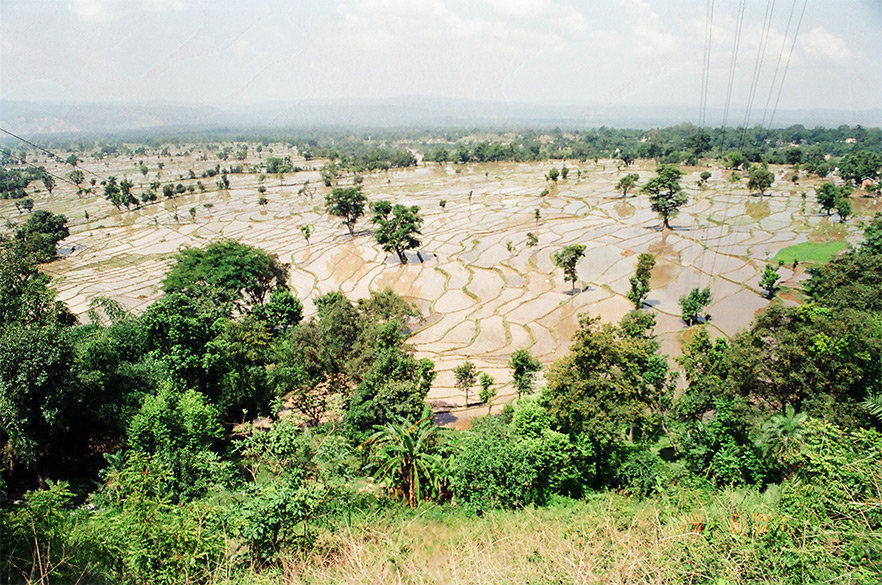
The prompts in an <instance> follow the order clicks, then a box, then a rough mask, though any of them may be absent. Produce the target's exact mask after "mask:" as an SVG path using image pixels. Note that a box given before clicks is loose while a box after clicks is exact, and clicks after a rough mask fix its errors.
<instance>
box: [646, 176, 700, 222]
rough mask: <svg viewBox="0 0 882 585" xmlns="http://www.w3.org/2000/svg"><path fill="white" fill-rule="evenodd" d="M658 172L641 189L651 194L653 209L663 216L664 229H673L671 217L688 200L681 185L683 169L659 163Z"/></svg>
mask: <svg viewBox="0 0 882 585" xmlns="http://www.w3.org/2000/svg"><path fill="white" fill-rule="evenodd" d="M656 174H657V176H655V177H653V178H651V179H650V180H649V181H647V182H646V184H645V185H644V186H643V188H642V189H641V191H642V192H643V193H646V194H647V195H649V201H650V204H651V207H652V210H653V211H654V212H656V213H658V214H659V215H660V216H661V218H662V224H663V227H664V229H671V223H670V221H671V219H672V218H674V217H676V216H677V214H678V213H679V212H680V208H681V207H683V206H684V205H686V203H687V201H688V198H687V196H686V194H685V193H683V188H682V187H681V186H680V178H681V177H682V176H683V171H681V170H680V169H678V168H677V167H675V166H673V165H659V166H658V167H657V168H656Z"/></svg>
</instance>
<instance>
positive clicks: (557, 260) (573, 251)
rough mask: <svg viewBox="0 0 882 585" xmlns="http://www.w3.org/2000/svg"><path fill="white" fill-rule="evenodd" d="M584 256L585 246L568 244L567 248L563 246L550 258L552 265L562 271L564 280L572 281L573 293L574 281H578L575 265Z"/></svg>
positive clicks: (574, 288)
mask: <svg viewBox="0 0 882 585" xmlns="http://www.w3.org/2000/svg"><path fill="white" fill-rule="evenodd" d="M584 255H585V244H570V245H569V246H564V247H563V248H561V249H560V250H558V251H557V252H555V253H554V254H552V256H551V259H552V261H554V265H555V266H557V267H558V268H560V269H561V270H563V272H564V277H565V279H566V280H570V281H572V283H573V292H576V280H578V276H577V275H576V264H578V263H579V260H581V259H582V257H583V256H584Z"/></svg>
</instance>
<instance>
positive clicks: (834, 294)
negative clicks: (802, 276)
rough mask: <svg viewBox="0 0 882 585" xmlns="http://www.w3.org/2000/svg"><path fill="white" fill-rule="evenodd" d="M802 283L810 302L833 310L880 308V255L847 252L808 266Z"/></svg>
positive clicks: (881, 271) (881, 261)
mask: <svg viewBox="0 0 882 585" xmlns="http://www.w3.org/2000/svg"><path fill="white" fill-rule="evenodd" d="M808 272H809V274H811V278H810V279H809V280H807V281H805V282H804V283H803V289H804V291H805V293H806V294H807V295H808V296H809V298H811V299H812V300H813V301H815V302H816V303H818V304H820V305H824V306H826V307H832V308H837V309H845V308H851V309H857V310H861V311H876V312H879V311H882V293H880V291H882V254H847V255H845V256H839V257H836V258H833V259H832V260H831V261H830V262H828V263H826V264H824V265H821V266H817V267H811V268H809V269H808Z"/></svg>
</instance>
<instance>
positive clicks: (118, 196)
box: [104, 176, 170, 209]
mask: <svg viewBox="0 0 882 585" xmlns="http://www.w3.org/2000/svg"><path fill="white" fill-rule="evenodd" d="M169 187H170V185H169ZM104 198H105V199H107V200H108V201H110V203H111V205H113V206H114V207H116V208H117V209H119V208H120V206H121V205H122V204H123V198H122V192H121V191H120V189H119V185H118V184H117V182H116V177H113V176H111V177H107V182H106V183H105V184H104Z"/></svg>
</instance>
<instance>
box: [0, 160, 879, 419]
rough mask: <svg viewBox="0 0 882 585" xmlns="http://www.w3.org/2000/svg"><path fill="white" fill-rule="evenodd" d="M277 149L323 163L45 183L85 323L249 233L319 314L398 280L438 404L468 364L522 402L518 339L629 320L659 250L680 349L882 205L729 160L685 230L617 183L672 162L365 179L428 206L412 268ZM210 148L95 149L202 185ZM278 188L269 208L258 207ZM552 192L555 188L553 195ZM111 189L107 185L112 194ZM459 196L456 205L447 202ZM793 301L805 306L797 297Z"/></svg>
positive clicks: (539, 341) (746, 314)
mask: <svg viewBox="0 0 882 585" xmlns="http://www.w3.org/2000/svg"><path fill="white" fill-rule="evenodd" d="M276 150H277V153H276V154H275V155H273V156H285V155H293V157H294V164H298V165H301V166H304V167H311V169H312V170H306V171H302V172H298V173H288V174H286V175H284V177H283V178H282V179H281V181H280V179H279V177H278V176H276V175H267V176H266V178H265V180H264V181H263V182H262V183H258V180H259V176H258V175H256V174H236V175H230V181H231V188H230V189H229V190H228V191H218V190H217V188H216V186H215V179H201V180H202V181H203V183H204V184H205V187H206V191H205V192H200V191H198V190H197V191H196V192H195V193H193V194H184V195H180V196H178V197H177V198H175V199H174V200H164V198H163V197H162V196H161V195H160V201H157V202H155V203H153V204H150V205H147V206H145V207H143V208H141V209H137V210H135V209H133V210H131V211H127V210H125V209H122V210H119V211H118V210H116V209H114V208H113V207H112V206H111V205H110V204H109V203H108V202H107V201H105V200H104V199H103V198H102V197H101V196H95V195H94V194H93V195H86V196H83V197H78V196H77V195H76V193H75V192H74V189H73V188H72V187H71V186H70V185H64V184H59V186H58V187H57V188H56V189H55V193H54V194H53V195H51V196H50V195H49V194H48V193H41V194H38V195H37V196H36V197H35V203H36V208H38V209H39V208H45V209H51V210H52V211H54V212H61V213H64V214H65V215H66V216H67V217H68V218H70V220H71V221H70V225H71V227H72V229H71V235H70V237H69V238H67V239H66V240H65V241H64V242H62V244H61V246H62V247H63V248H64V249H65V250H64V251H65V252H66V253H67V254H68V255H67V256H66V257H64V258H63V259H61V260H58V261H55V262H53V263H51V264H49V265H47V266H46V267H45V269H46V271H47V272H48V273H49V274H50V275H52V276H53V277H54V278H55V286H56V288H57V290H58V292H59V297H60V299H61V300H63V301H64V302H66V303H67V304H68V306H69V307H70V308H71V309H72V310H73V311H74V312H75V313H77V314H78V315H79V316H80V318H81V320H86V316H85V314H86V311H87V309H88V306H89V302H90V300H91V299H92V298H93V297H95V296H98V295H106V296H109V297H112V298H114V299H116V300H117V301H119V302H120V303H122V304H123V305H124V306H125V307H127V308H129V309H131V310H133V311H136V312H137V311H141V310H143V309H144V308H145V307H146V306H147V305H148V304H149V303H151V302H152V301H153V300H155V299H156V298H158V297H159V296H160V294H161V291H160V289H159V283H160V281H161V279H162V277H163V275H164V273H165V271H166V270H167V269H168V267H169V265H170V264H171V257H172V255H173V253H174V252H175V250H177V249H178V248H180V247H181V246H204V245H206V244H207V243H208V242H210V241H212V240H215V239H219V238H232V239H237V240H241V241H242V242H245V243H248V244H252V245H255V246H260V247H262V248H264V249H266V250H268V251H270V252H272V253H275V254H277V255H278V256H279V258H280V259H281V260H282V261H284V262H288V263H290V265H291V279H290V285H291V287H292V290H293V291H295V292H296V294H297V295H298V296H299V297H300V298H301V299H303V300H304V307H305V312H306V314H307V315H310V314H312V313H314V307H313V305H312V303H311V302H310V301H311V299H313V298H315V297H316V296H318V295H321V294H323V293H326V292H328V291H334V290H340V291H342V292H343V293H345V294H346V295H347V296H349V297H350V298H352V299H355V298H359V297H364V296H367V295H368V294H369V293H370V291H378V290H382V289H384V288H387V287H388V288H391V289H392V290H394V291H395V292H396V293H398V294H399V295H402V296H403V297H404V298H406V299H408V300H409V301H411V302H413V303H414V304H415V305H416V306H417V307H418V308H419V309H420V310H421V311H422V313H423V315H424V317H425V319H424V321H423V322H422V324H420V325H419V326H418V327H417V328H416V331H415V334H414V335H413V336H412V337H411V339H410V343H412V345H413V346H414V347H415V349H416V352H417V355H418V356H419V357H428V358H431V359H432V360H434V361H435V364H436V368H437V370H438V373H439V375H438V378H437V379H436V381H435V383H434V385H433V388H432V391H431V393H430V396H429V398H430V400H431V401H432V403H433V404H434V405H435V406H437V407H442V408H443V407H457V406H461V405H462V404H463V396H462V395H461V394H459V393H458V392H457V391H456V389H455V388H454V377H453V373H452V370H453V368H454V367H455V366H457V365H459V364H460V363H462V362H463V361H464V360H466V359H470V360H472V361H473V362H475V364H476V365H477V367H478V369H479V370H482V371H487V372H489V373H490V374H491V375H493V376H494V377H495V378H496V380H497V381H500V382H503V383H504V385H503V386H502V387H501V388H500V397H501V399H502V400H505V399H506V397H509V396H511V395H512V393H513V391H514V390H513V388H512V386H511V384H510V383H509V380H510V374H509V372H508V369H507V367H506V364H507V362H508V359H509V356H510V354H511V353H512V352H513V351H514V350H516V349H519V348H527V349H529V350H530V351H531V352H532V353H533V354H534V355H536V356H538V357H539V358H540V359H541V360H542V362H543V363H545V364H549V363H551V362H552V361H554V360H555V359H556V358H558V357H561V356H562V355H563V354H564V353H565V352H566V351H567V348H568V346H569V342H570V338H571V336H572V334H573V332H574V331H575V329H576V328H577V326H578V319H579V315H580V314H581V313H587V314H589V315H591V316H600V317H601V318H602V319H603V320H604V321H617V320H618V319H620V318H621V317H622V316H623V315H624V314H625V313H626V312H628V311H629V310H630V309H631V304H630V302H629V301H628V300H627V298H626V294H627V291H628V289H629V283H628V278H629V276H630V275H631V274H632V273H633V271H634V268H635V266H636V262H637V255H638V254H639V253H641V252H651V253H653V254H655V255H656V256H657V258H658V263H657V265H656V267H655V270H654V272H653V277H652V282H651V284H652V292H651V293H650V295H649V300H648V303H649V305H651V310H652V311H653V312H654V313H655V314H656V317H657V323H658V324H657V327H656V333H657V334H658V335H659V337H660V339H661V341H662V345H663V350H664V351H666V352H667V353H669V354H672V355H675V354H677V353H679V342H680V336H681V334H682V332H683V331H684V324H683V322H682V320H681V319H680V317H679V307H678V305H677V299H678V297H679V296H680V295H682V294H684V293H686V292H688V291H689V290H690V289H691V288H693V287H704V286H710V287H711V290H712V291H713V298H714V300H713V304H712V305H711V306H710V309H709V313H710V315H711V316H712V320H711V321H710V322H709V325H710V327H711V328H712V330H713V331H714V332H715V334H717V335H732V334H733V333H735V332H736V331H737V330H738V329H739V328H744V327H746V326H747V325H748V324H749V323H750V321H751V319H752V318H753V317H754V315H755V314H756V312H757V311H760V310H762V309H763V308H764V307H766V306H767V305H768V302H769V301H768V300H766V299H765V298H764V297H763V296H762V295H761V294H760V290H759V285H758V283H759V278H760V274H761V273H762V270H763V268H764V266H765V263H766V261H767V260H769V259H771V258H772V257H773V256H774V255H775V254H776V253H777V251H778V250H780V249H782V248H785V247H787V246H790V245H793V244H798V243H801V242H808V241H828V240H831V239H833V240H848V241H852V242H854V241H856V240H859V238H860V230H859V228H858V224H859V221H860V219H861V218H862V217H863V218H865V217H869V216H871V215H872V213H874V212H875V211H876V210H882V205H877V201H876V200H873V199H868V198H860V197H859V194H860V193H861V192H856V194H855V201H854V204H855V205H854V207H855V212H856V216H855V217H854V218H853V219H850V220H849V222H848V223H846V224H841V223H839V220H838V218H837V217H836V216H835V215H834V216H833V217H829V218H828V217H825V216H822V215H819V214H818V208H817V204H816V202H815V197H814V191H813V189H812V186H813V185H814V184H817V183H818V182H819V181H814V182H804V183H803V184H802V185H799V186H794V185H793V184H792V183H791V182H790V180H789V178H790V176H791V175H792V171H790V170H786V172H785V169H777V168H775V169H773V170H774V171H776V179H777V180H776V183H775V185H774V186H773V188H772V194H771V196H766V197H764V198H760V197H757V196H752V195H751V194H750V193H749V192H748V191H747V189H746V186H745V185H744V183H745V182H746V181H742V182H741V183H732V182H731V181H730V180H729V178H730V172H729V171H727V170H722V169H719V168H711V169H710V170H711V172H712V177H711V179H710V180H709V182H708V185H706V186H704V187H699V186H698V184H697V183H698V175H699V173H700V172H701V171H703V170H706V169H705V168H697V167H695V168H690V167H686V168H685V169H684V170H685V172H686V175H685V177H684V180H683V181H682V184H683V185H684V186H685V187H686V190H687V192H688V195H689V203H688V204H687V205H686V206H685V207H684V208H682V210H681V213H680V215H679V216H678V217H677V218H675V219H674V220H673V221H672V225H673V227H674V229H673V230H671V231H661V230H660V220H659V218H658V216H657V215H656V214H654V213H653V212H652V211H651V210H650V209H649V202H648V200H647V198H646V197H645V196H639V195H638V196H636V197H631V196H629V197H628V198H626V199H621V198H619V194H618V193H617V192H616V191H615V188H614V186H615V184H616V182H617V181H618V180H619V178H620V177H621V176H623V175H624V174H625V173H628V172H637V173H639V175H640V184H643V183H644V182H645V181H646V180H647V179H649V178H650V177H652V176H653V175H654V172H653V171H654V165H653V164H651V163H650V162H648V161H647V162H643V163H637V164H635V165H632V166H631V167H630V168H623V169H619V168H617V166H616V164H615V161H609V160H607V161H603V160H601V161H598V162H597V163H594V162H593V161H588V162H587V163H581V162H576V161H568V163H567V166H568V167H569V168H570V173H569V176H568V179H567V180H562V181H559V182H558V183H557V184H556V185H555V184H550V183H547V182H546V180H545V178H544V175H545V173H546V172H547V171H548V170H549V169H550V168H551V167H552V166H556V167H558V168H559V167H560V166H561V164H560V161H552V162H545V163H490V164H474V165H463V166H460V165H452V164H448V165H444V166H441V165H438V164H436V163H421V164H420V165H419V166H418V167H416V168H411V169H405V170H393V171H388V172H379V173H373V174H370V175H366V176H365V179H364V192H365V193H366V194H367V196H368V198H369V200H372V201H373V200H377V199H389V200H391V201H393V202H397V203H404V204H407V205H418V206H419V207H420V213H421V215H422V216H423V217H424V218H425V223H424V225H423V229H422V232H423V244H422V248H421V250H422V256H423V259H424V262H423V263H420V262H419V260H418V259H417V258H416V255H415V254H409V258H410V262H409V263H408V264H407V265H400V264H399V263H398V261H397V257H394V255H392V256H391V257H390V255H389V254H386V253H384V252H383V251H382V250H381V249H380V247H379V246H378V245H377V244H375V243H374V240H373V237H372V233H371V230H370V227H371V225H370V223H369V222H368V221H366V220H364V219H363V220H362V221H361V222H360V223H359V224H358V226H357V228H356V236H355V237H351V236H350V235H349V233H348V231H347V230H346V228H345V226H343V225H342V224H340V221H339V219H337V218H333V217H329V216H328V215H327V214H326V213H325V212H324V210H323V203H324V195H325V193H327V192H329V191H330V189H329V188H327V187H325V186H324V185H323V184H322V182H321V179H320V176H319V172H318V169H319V168H320V166H321V164H322V162H321V161H310V162H306V161H304V160H303V159H302V158H299V159H298V158H297V157H296V152H294V151H293V150H292V151H290V152H283V153H281V154H280V153H279V152H278V150H279V149H278V148H277V149H276ZM196 156H198V153H196V154H195V155H190V156H183V157H181V156H177V157H168V156H166V157H162V158H161V159H160V158H157V157H155V156H154V157H137V156H136V157H134V160H130V159H129V158H128V157H125V158H123V157H118V158H115V159H111V160H104V161H89V160H87V161H85V162H83V163H82V166H84V167H86V168H88V169H90V170H92V171H93V172H95V173H96V174H98V175H101V176H108V175H116V176H117V177H118V178H121V177H122V176H128V177H129V178H130V179H131V180H133V181H134V182H135V185H136V187H135V190H134V191H135V193H138V194H139V193H140V192H141V191H142V190H143V189H145V188H146V186H147V184H148V183H149V182H150V181H152V180H156V177H155V175H156V171H157V163H158V161H160V160H161V161H163V164H164V169H163V170H162V171H160V173H161V177H160V180H162V181H163V182H167V181H174V182H175V183H177V182H179V180H178V176H179V175H180V176H181V177H184V178H183V179H181V180H180V182H182V183H183V184H185V185H188V184H195V180H188V179H186V177H187V176H189V170H190V169H195V171H196V174H197V176H198V175H199V174H201V170H202V169H204V168H208V167H214V166H215V165H216V164H218V161H216V160H209V161H198V160H197V159H196ZM139 159H143V160H144V162H145V164H147V165H148V166H149V167H150V169H151V171H150V173H149V174H148V175H147V176H146V177H145V176H142V175H141V173H139V172H137V171H136V170H135V169H136V167H137V165H138V160H139ZM247 162H248V163H259V162H260V161H259V160H257V159H256V158H254V159H253V160H249V161H247ZM39 164H46V166H47V169H49V170H50V171H52V172H56V174H66V173H67V171H68V170H69V169H65V168H64V167H63V165H60V164H58V163H53V162H44V161H40V162H39ZM229 164H230V163H228V162H222V163H221V165H222V166H228V165H229ZM233 164H236V163H233ZM54 167H56V168H54ZM53 169H54V170H53ZM306 180H309V181H310V184H311V185H313V186H316V187H317V191H316V193H315V195H314V197H313V198H309V197H307V196H304V195H298V193H297V192H298V190H299V189H300V187H301V186H302V184H303V182H304V181H306ZM341 182H347V181H341ZM261 184H262V185H263V186H265V187H266V193H264V194H263V196H265V197H266V198H267V200H268V202H267V204H266V205H265V206H261V205H259V204H258V198H259V197H260V194H259V193H258V190H257V189H258V187H259V186H260V185H261ZM549 186H550V193H549V194H548V195H547V196H544V197H543V196H540V193H541V192H542V191H543V189H545V188H546V187H549ZM100 190H101V187H100V186H98V187H96V188H95V191H96V194H97V193H99V192H100ZM804 191H805V192H806V196H805V197H803V196H802V192H804ZM441 200H445V201H446V205H445V207H443V208H442V207H441V205H440V201H441ZM191 208H194V209H195V216H194V217H192V218H191V214H190V213H189V210H190V209H191ZM537 209H538V210H539V213H540V219H539V220H538V221H537V219H536V218H535V210H537ZM84 212H88V214H89V219H88V220H87V219H86V218H85V215H84ZM0 215H2V217H4V218H15V217H17V216H18V212H17V211H16V210H15V208H14V205H13V203H12V202H9V201H2V202H0ZM305 224H308V225H310V226H311V227H312V236H311V238H310V240H309V242H307V241H306V240H305V239H304V237H303V235H302V234H301V231H300V229H299V228H300V226H302V225H305ZM528 232H533V233H534V234H535V235H536V236H537V237H538V244H537V245H535V246H534V247H528V246H527V245H526V242H527V233H528ZM508 242H511V244H510V245H509V244H508ZM574 243H582V244H585V245H586V247H587V249H586V252H585V257H584V258H583V259H582V260H581V262H580V263H579V265H578V275H579V277H580V279H581V282H580V283H578V284H577V288H576V291H575V293H573V291H571V286H570V284H569V283H565V282H564V280H563V275H562V273H561V271H560V270H559V269H557V268H555V267H554V265H553V263H552V261H551V255H552V253H553V252H554V251H556V250H558V249H559V248H561V247H562V246H564V245H567V244H574ZM509 248H511V250H509ZM780 272H781V276H782V278H783V280H784V285H785V286H791V287H795V286H796V285H797V284H798V282H799V281H800V280H801V279H803V278H805V277H806V275H805V274H804V273H803V268H802V267H797V268H796V269H795V270H794V269H793V268H792V267H790V266H785V267H782V268H781V270H780ZM785 299H788V300H787V301H786V302H791V303H792V302H796V297H795V296H794V295H789V296H787V295H785Z"/></svg>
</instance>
